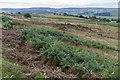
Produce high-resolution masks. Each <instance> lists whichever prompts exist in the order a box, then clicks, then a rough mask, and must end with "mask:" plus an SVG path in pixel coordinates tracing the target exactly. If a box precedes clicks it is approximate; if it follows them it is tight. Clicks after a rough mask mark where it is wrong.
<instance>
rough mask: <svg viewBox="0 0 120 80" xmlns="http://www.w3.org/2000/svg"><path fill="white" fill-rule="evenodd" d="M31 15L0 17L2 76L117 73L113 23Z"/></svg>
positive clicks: (108, 75) (103, 75) (115, 26)
mask: <svg viewBox="0 0 120 80" xmlns="http://www.w3.org/2000/svg"><path fill="white" fill-rule="evenodd" d="M1 15H2V14H1ZM31 15H32V18H24V17H23V15H19V16H18V15H14V16H11V15H8V14H7V15H2V17H1V19H2V21H1V23H2V25H0V26H2V28H1V30H2V43H3V46H2V56H3V57H2V60H3V62H2V63H3V64H2V66H3V69H2V71H3V76H2V77H3V78H21V77H23V78H51V77H54V78H118V77H119V76H118V71H119V70H118V67H119V63H118V51H119V50H118V23H110V22H95V21H91V20H89V19H83V18H77V17H69V16H62V15H61V16H60V15H53V14H31ZM6 63H8V64H7V65H5V64H6ZM4 66H5V67H4ZM8 67H10V71H9V69H7V68H8ZM13 67H15V68H14V69H13Z"/></svg>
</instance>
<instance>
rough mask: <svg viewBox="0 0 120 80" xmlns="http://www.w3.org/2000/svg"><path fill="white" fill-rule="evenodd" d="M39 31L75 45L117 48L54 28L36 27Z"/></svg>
mask: <svg viewBox="0 0 120 80" xmlns="http://www.w3.org/2000/svg"><path fill="white" fill-rule="evenodd" d="M38 31H39V33H41V34H43V35H50V36H54V37H56V38H57V39H59V40H65V41H70V42H72V43H74V44H76V45H85V46H88V47H94V48H98V49H111V50H117V49H116V48H114V47H112V46H108V45H106V44H103V43H99V42H96V41H93V40H85V39H82V38H78V37H76V36H72V35H69V34H66V33H61V32H58V31H54V30H45V29H43V28H41V29H40V30H39V29H38V30H37V32H38Z"/></svg>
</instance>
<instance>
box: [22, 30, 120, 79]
mask: <svg viewBox="0 0 120 80" xmlns="http://www.w3.org/2000/svg"><path fill="white" fill-rule="evenodd" d="M57 36H58V37H59V38H61V37H60V36H62V37H63V34H61V33H59V32H56V31H51V30H45V29H43V28H29V29H23V30H22V38H23V39H25V40H27V41H28V43H33V44H34V47H35V48H36V49H37V50H38V51H41V52H42V54H40V55H39V56H41V57H42V56H45V57H46V58H47V59H48V60H50V61H51V64H52V65H53V66H55V67H56V66H57V67H61V68H62V69H63V71H64V72H69V71H72V72H73V73H74V74H76V75H77V76H78V77H80V78H82V76H83V75H87V76H88V75H89V76H90V75H92V76H99V77H103V78H116V77H118V74H117V72H118V66H116V65H118V62H117V61H116V60H111V59H107V58H104V57H101V56H98V55H96V54H94V53H89V52H87V51H86V50H82V49H75V48H73V47H71V46H68V45H66V44H64V43H63V42H62V41H61V40H59V39H58V37H57ZM98 72H99V74H98Z"/></svg>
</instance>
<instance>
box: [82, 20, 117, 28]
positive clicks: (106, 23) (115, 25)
mask: <svg viewBox="0 0 120 80" xmlns="http://www.w3.org/2000/svg"><path fill="white" fill-rule="evenodd" d="M80 23H90V24H96V23H97V24H99V25H108V26H114V27H118V24H119V23H111V22H98V21H86V22H80Z"/></svg>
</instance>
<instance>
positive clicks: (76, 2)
mask: <svg viewBox="0 0 120 80" xmlns="http://www.w3.org/2000/svg"><path fill="white" fill-rule="evenodd" d="M118 1H119V0H0V7H1V8H4V7H6V8H7V7H13V8H17V7H18V8H22V7H59V8H60V7H92V6H94V7H99V6H102V7H117V4H118Z"/></svg>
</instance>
